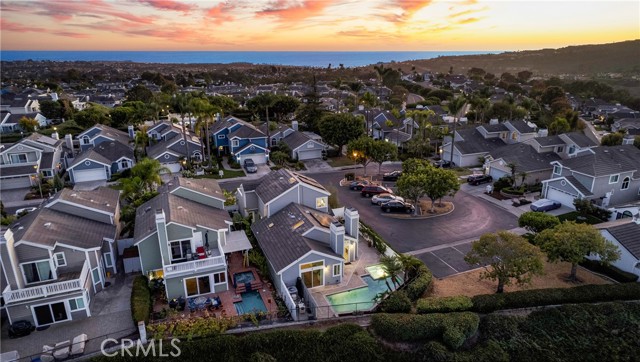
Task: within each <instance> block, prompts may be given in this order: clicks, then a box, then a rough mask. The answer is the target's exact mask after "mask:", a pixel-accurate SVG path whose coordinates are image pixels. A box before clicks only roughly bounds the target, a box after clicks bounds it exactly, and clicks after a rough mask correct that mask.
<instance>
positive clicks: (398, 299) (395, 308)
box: [379, 290, 411, 313]
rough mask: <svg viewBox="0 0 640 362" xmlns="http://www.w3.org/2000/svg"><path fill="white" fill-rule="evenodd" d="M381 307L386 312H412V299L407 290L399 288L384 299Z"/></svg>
mask: <svg viewBox="0 0 640 362" xmlns="http://www.w3.org/2000/svg"><path fill="white" fill-rule="evenodd" d="M379 308H380V311H382V312H385V313H409V312H411V300H410V299H409V297H407V293H406V292H405V291H403V290H397V291H395V292H392V293H391V294H390V295H389V296H388V297H387V298H386V299H384V300H383V301H382V303H380V306H379Z"/></svg>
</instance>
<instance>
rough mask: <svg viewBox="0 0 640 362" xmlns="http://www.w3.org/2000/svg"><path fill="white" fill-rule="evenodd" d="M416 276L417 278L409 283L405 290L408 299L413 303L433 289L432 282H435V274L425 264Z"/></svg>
mask: <svg viewBox="0 0 640 362" xmlns="http://www.w3.org/2000/svg"><path fill="white" fill-rule="evenodd" d="M416 274H417V276H416V277H415V278H414V279H413V280H411V281H410V282H409V283H407V286H406V288H405V291H406V293H407V297H409V299H411V300H412V301H416V300H418V299H420V298H422V295H423V294H424V293H425V292H426V291H427V290H428V289H429V287H431V282H433V274H432V273H431V270H429V268H427V266H426V265H424V264H423V265H420V267H419V268H418V271H417V273H416Z"/></svg>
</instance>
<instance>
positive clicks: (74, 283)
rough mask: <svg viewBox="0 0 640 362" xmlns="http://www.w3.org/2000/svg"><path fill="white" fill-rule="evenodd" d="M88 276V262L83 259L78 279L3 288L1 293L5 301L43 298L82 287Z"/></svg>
mask: <svg viewBox="0 0 640 362" xmlns="http://www.w3.org/2000/svg"><path fill="white" fill-rule="evenodd" d="M88 277H89V264H88V263H87V262H86V261H85V263H84V266H83V267H82V271H81V272H80V276H79V277H78V279H71V280H65V281H63V282H57V283H48V284H44V285H39V286H36V287H29V288H22V289H17V290H9V291H7V289H8V288H7V289H5V291H4V292H3V293H2V297H3V298H4V301H5V303H14V302H19V301H22V300H27V299H34V298H43V297H48V296H51V295H56V294H62V293H68V292H73V291H77V290H82V289H84V285H85V283H86V281H87V278H88Z"/></svg>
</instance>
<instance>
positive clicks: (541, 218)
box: [518, 211, 560, 234]
mask: <svg viewBox="0 0 640 362" xmlns="http://www.w3.org/2000/svg"><path fill="white" fill-rule="evenodd" d="M558 224H560V220H559V219H558V218H557V217H556V216H553V215H551V214H545V213H543V212H533V211H529V212H525V213H524V214H522V215H520V217H519V218H518V226H519V227H521V228H525V229H527V230H528V231H530V232H532V233H535V234H538V233H540V232H542V231H543V230H547V229H553V228H554V227H555V226H556V225H558Z"/></svg>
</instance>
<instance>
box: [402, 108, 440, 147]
mask: <svg viewBox="0 0 640 362" xmlns="http://www.w3.org/2000/svg"><path fill="white" fill-rule="evenodd" d="M435 115H436V114H435V113H434V112H433V111H418V110H416V111H409V112H407V117H409V118H411V119H412V120H413V121H414V122H416V124H417V125H418V127H417V128H416V129H415V130H414V131H413V137H411V139H410V140H409V142H408V143H407V148H408V149H409V152H410V153H411V154H413V155H414V156H417V157H420V158H422V157H423V156H425V155H426V154H428V153H429V152H430V150H431V136H432V135H433V129H432V128H433V126H432V125H431V123H430V122H429V121H430V120H432V119H433V118H434V117H435Z"/></svg>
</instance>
